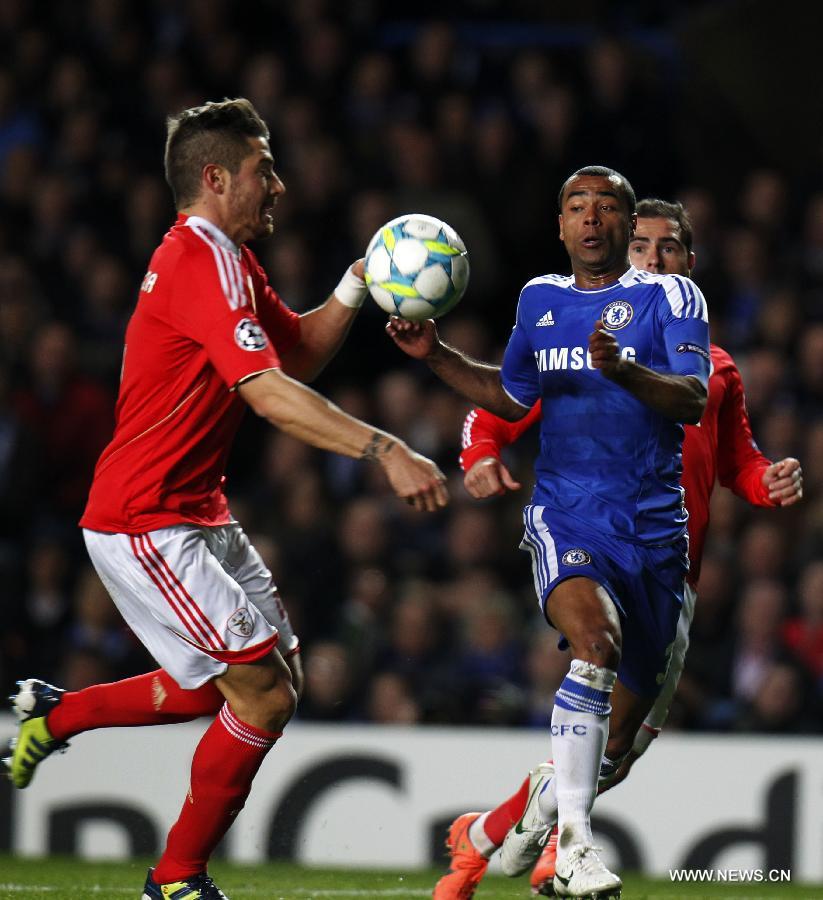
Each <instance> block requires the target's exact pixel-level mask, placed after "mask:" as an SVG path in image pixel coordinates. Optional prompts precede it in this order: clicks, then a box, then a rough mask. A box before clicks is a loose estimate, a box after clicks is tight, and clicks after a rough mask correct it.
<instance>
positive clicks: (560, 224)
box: [557, 213, 563, 241]
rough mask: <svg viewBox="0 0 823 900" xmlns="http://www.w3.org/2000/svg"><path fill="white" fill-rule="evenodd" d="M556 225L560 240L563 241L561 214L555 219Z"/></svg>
mask: <svg viewBox="0 0 823 900" xmlns="http://www.w3.org/2000/svg"><path fill="white" fill-rule="evenodd" d="M557 224H558V226H559V227H560V240H561V241H562V240H563V213H560V215H559V216H558V217H557Z"/></svg>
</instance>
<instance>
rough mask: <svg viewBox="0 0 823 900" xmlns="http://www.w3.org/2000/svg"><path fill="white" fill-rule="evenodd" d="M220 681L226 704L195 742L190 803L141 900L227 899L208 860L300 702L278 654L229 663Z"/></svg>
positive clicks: (188, 801)
mask: <svg viewBox="0 0 823 900" xmlns="http://www.w3.org/2000/svg"><path fill="white" fill-rule="evenodd" d="M214 682H215V684H216V685H217V687H218V689H219V690H220V692H221V693H222V694H223V696H224V697H225V698H226V702H225V704H224V705H223V707H222V708H221V710H220V713H219V714H218V716H217V718H216V719H215V720H214V722H213V723H212V724H211V726H210V727H209V729H208V730H207V731H206V733H205V734H204V735H203V738H202V739H201V741H200V743H199V744H198V745H197V749H196V751H195V754H194V759H193V760H192V767H191V784H190V787H189V792H188V795H187V797H186V801H185V802H184V804H183V809H182V811H181V813H180V817H179V818H178V820H177V822H176V823H175V824H174V825H173V826H172V829H171V831H170V832H169V837H168V840H167V843H166V849H165V851H164V852H163V855H162V857H161V858H160V861H159V862H158V864H157V867H156V868H155V869H154V870H153V871H152V870H150V872H149V876H148V878H147V879H146V886H145V888H144V893H143V900H164V898H165V897H169V896H174V891H175V890H183V889H184V888H188V889H189V890H190V891H191V896H192V900H222V898H223V897H224V895H223V894H222V892H220V891H219V890H218V889H217V888H216V887H215V886H214V884H213V883H212V882H211V879H210V878H208V876H207V874H206V866H207V863H208V859H209V856H210V855H211V853H212V851H213V850H214V848H215V847H216V846H217V844H218V843H219V841H220V840H221V839H222V837H223V835H224V834H225V833H226V831H227V830H228V828H229V826H230V825H231V823H232V822H233V821H234V817H235V816H236V815H237V814H238V813H239V812H240V810H241V809H242V808H243V806H244V805H245V802H246V798H247V797H248V794H249V791H250V790H251V783H252V780H253V778H254V776H255V775H256V774H257V770H258V769H259V767H260V764H261V763H262V762H263V759H264V757H265V756H266V754H267V753H268V752H269V750H270V749H271V748H272V746H273V745H274V743H275V741H276V740H277V739H278V738H279V737H280V735H281V733H282V730H283V728H284V726H285V725H286V723H287V722H288V721H289V719H290V718H291V716H292V715H293V713H294V710H295V707H296V704H297V695H296V693H295V690H294V688H293V687H292V681H291V674H290V672H289V667H288V666H287V665H286V663H285V661H284V660H283V658H282V656H281V655H280V654H279V653H278V652H277V651H276V650H274V651H272V653H271V654H270V655H269V656H266V657H265V658H263V659H261V660H259V661H258V662H255V663H250V664H241V665H234V666H229V668H228V670H227V671H226V673H225V674H224V675H221V676H220V677H218V678H216V679H215V680H214ZM187 896H188V895H187Z"/></svg>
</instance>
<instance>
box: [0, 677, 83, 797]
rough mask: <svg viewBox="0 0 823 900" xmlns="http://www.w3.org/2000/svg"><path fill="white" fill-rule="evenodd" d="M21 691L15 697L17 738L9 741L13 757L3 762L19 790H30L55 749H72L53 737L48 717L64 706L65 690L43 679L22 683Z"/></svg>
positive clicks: (19, 684)
mask: <svg viewBox="0 0 823 900" xmlns="http://www.w3.org/2000/svg"><path fill="white" fill-rule="evenodd" d="M17 687H18V688H19V689H20V690H19V691H18V692H17V693H16V694H15V695H14V696H13V697H12V698H11V701H12V707H13V709H14V711H15V712H16V713H17V719H18V726H17V727H18V732H17V737H16V738H12V740H11V741H10V742H9V747H8V749H9V750H10V751H11V755H10V756H8V757H6V758H5V759H4V760H3V765H4V766H5V768H6V770H7V772H8V776H9V778H10V779H11V781H12V783H13V784H14V786H15V787H17V788H24V787H28V786H29V784H30V783H31V780H32V778H33V777H34V770H35V769H36V768H37V766H38V765H39V764H40V763H41V762H42V761H43V760H44V759H45V758H46V757H47V756H49V755H51V754H52V753H54V751H55V750H64V749H65V748H66V747H68V744H67V743H66V742H65V741H58V740H56V739H55V738H53V737H52V736H51V732H50V731H49V729H48V726H47V725H46V717H47V716H48V714H49V713H50V712H51V710H52V709H54V707H55V706H57V704H58V703H60V700H61V699H62V695H63V694H64V693H65V691H63V690H61V689H60V688H56V687H54V686H53V685H51V684H46V682H45V681H40V679H39V678H29V679H28V680H27V681H18V682H17Z"/></svg>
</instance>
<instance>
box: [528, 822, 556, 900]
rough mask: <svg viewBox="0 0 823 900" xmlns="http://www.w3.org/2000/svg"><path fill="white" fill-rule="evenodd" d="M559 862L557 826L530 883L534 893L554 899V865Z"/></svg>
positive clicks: (553, 829)
mask: <svg viewBox="0 0 823 900" xmlns="http://www.w3.org/2000/svg"><path fill="white" fill-rule="evenodd" d="M555 862H557V826H555V827H554V828H552V833H551V834H550V835H549V839H548V840H547V841H546V846H545V847H544V848H543V852H542V853H541V854H540V859H538V860H537V862H536V863H535V864H534V868H533V869H532V874H531V875H530V876H529V883H530V884H531V886H532V893H533V894H537V895H539V896H541V897H554V864H555Z"/></svg>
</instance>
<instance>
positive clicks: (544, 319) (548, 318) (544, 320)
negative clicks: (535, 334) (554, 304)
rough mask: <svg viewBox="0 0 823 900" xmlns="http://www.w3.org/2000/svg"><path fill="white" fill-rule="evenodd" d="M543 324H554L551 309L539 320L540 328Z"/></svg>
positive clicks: (538, 325)
mask: <svg viewBox="0 0 823 900" xmlns="http://www.w3.org/2000/svg"><path fill="white" fill-rule="evenodd" d="M541 325H554V317H553V316H552V311H551V310H549V311H548V312H547V313H545V315H543V316H541V317H540V318H539V319H538V320H537V327H538V328H540V326H541Z"/></svg>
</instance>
